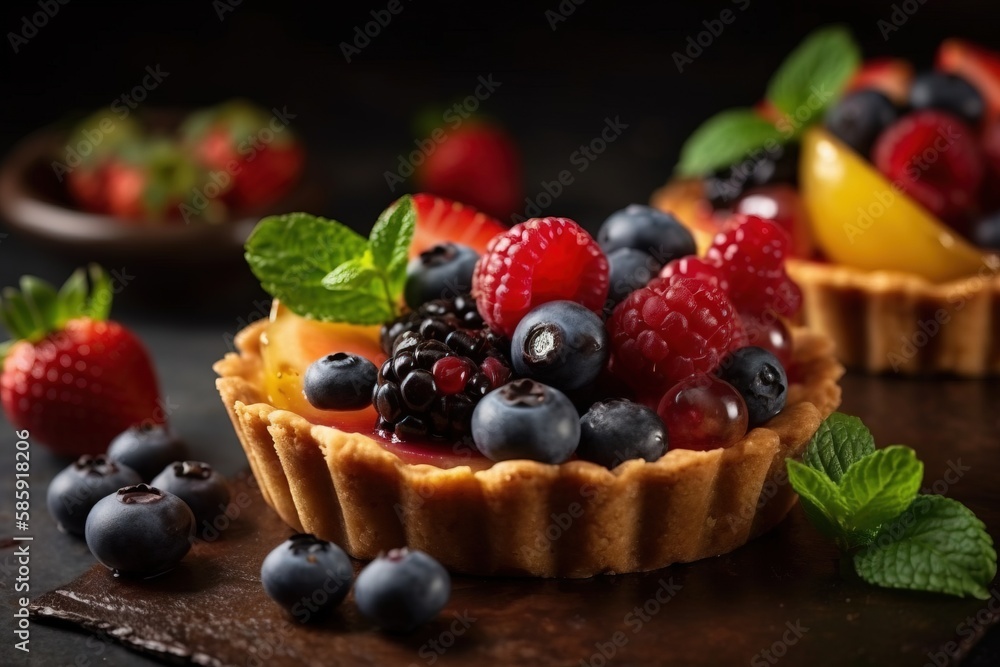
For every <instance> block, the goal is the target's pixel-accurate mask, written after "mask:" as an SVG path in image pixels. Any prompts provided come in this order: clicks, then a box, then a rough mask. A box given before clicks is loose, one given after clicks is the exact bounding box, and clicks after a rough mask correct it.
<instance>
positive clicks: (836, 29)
mask: <svg viewBox="0 0 1000 667" xmlns="http://www.w3.org/2000/svg"><path fill="white" fill-rule="evenodd" d="M860 62H861V50H860V49H859V48H858V45H857V43H855V41H854V38H853V37H851V33H850V32H849V31H848V30H847V28H845V27H843V26H831V27H828V28H821V29H820V30H817V31H815V32H813V33H812V34H810V35H809V36H808V37H806V38H805V40H803V41H802V43H801V44H799V45H798V46H797V47H796V48H795V50H794V51H792V52H791V53H790V54H789V55H788V57H787V58H785V61H784V62H783V63H782V64H781V67H779V68H778V71H777V72H775V73H774V76H772V77H771V81H770V82H769V83H768V85H767V95H766V97H767V99H768V101H770V102H771V104H773V105H774V106H775V107H777V109H778V110H779V111H781V112H782V113H784V114H785V115H786V116H787V120H788V122H789V128H788V129H794V130H795V132H794V133H796V134H797V133H798V132H801V130H802V129H803V128H804V127H806V126H808V125H810V124H811V123H812V122H816V121H819V120H821V119H822V118H823V112H824V111H825V110H826V108H827V107H828V106H829V105H830V104H831V103H832V102H833V101H834V100H835V99H836V97H837V95H838V94H839V93H840V91H841V90H842V89H843V87H844V85H845V84H846V83H847V82H848V81H849V80H850V78H851V76H852V75H853V74H854V72H855V71H856V70H857V68H858V65H859V64H860ZM804 116H805V118H803V117H804ZM793 119H794V128H793V127H792V120H793ZM779 125H780V123H779Z"/></svg>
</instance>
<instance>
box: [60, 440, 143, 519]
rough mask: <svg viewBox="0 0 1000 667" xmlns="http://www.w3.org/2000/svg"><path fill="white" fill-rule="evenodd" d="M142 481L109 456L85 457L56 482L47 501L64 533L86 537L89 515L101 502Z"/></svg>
mask: <svg viewBox="0 0 1000 667" xmlns="http://www.w3.org/2000/svg"><path fill="white" fill-rule="evenodd" d="M141 481H142V479H141V478H140V477H139V473H137V472H136V471H134V470H132V469H131V468H129V467H127V466H124V465H122V464H120V463H117V462H116V461H113V460H111V459H109V458H107V457H106V456H104V455H103V454H102V455H98V456H90V455H86V454H85V455H84V456H81V457H80V458H78V459H77V460H76V461H74V462H73V463H71V464H70V465H69V466H67V467H66V468H65V469H63V470H62V471H61V472H60V473H59V474H58V475H56V476H55V477H53V478H52V482H51V483H50V484H49V490H48V492H47V494H46V501H47V504H48V507H49V513H50V514H51V515H52V517H53V518H54V519H55V520H56V523H58V524H59V528H60V529H61V530H64V531H66V532H67V533H71V534H73V535H81V536H82V535H83V530H84V526H85V525H86V523H87V514H88V513H89V512H90V510H91V508H93V506H94V505H96V504H97V501H98V500H100V499H101V498H103V497H104V496H106V495H108V494H109V493H114V492H115V491H117V490H118V489H120V488H121V487H123V486H130V485H132V484H138V483H140V482H141Z"/></svg>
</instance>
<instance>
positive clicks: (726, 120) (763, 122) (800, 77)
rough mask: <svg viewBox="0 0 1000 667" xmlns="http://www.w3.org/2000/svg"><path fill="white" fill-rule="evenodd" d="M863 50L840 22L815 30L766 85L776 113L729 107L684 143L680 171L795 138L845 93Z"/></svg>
mask: <svg viewBox="0 0 1000 667" xmlns="http://www.w3.org/2000/svg"><path fill="white" fill-rule="evenodd" d="M860 61H861V51H860V49H859V48H858V46H857V44H856V43H855V42H854V39H853V38H852V37H851V34H850V32H848V31H847V29H846V28H843V27H841V26H832V27H828V28H822V29H820V30H817V31H815V32H813V33H812V34H810V35H809V36H808V37H806V38H805V40H803V42H802V43H801V44H799V46H798V47H796V48H795V50H794V51H792V52H791V53H790V54H789V55H788V57H787V58H785V60H784V62H782V64H781V66H780V67H779V68H778V70H777V72H775V74H774V76H773V77H772V78H771V81H770V82H769V83H768V86H767V93H766V95H765V100H766V101H767V102H768V104H769V106H770V107H771V110H772V114H770V115H769V116H768V117H765V116H763V115H761V114H759V113H758V112H757V111H755V110H753V109H746V108H740V109H730V110H728V111H723V112H722V113H719V114H716V115H715V116H713V117H711V118H709V119H708V120H707V121H705V122H704V123H702V125H701V126H700V127H698V129H697V130H695V131H694V132H693V133H692V134H691V136H690V137H688V140H687V141H686V142H684V146H683V147H682V148H681V155H680V160H678V163H677V168H676V171H677V174H678V175H679V176H685V177H697V176H705V175H707V174H710V173H711V172H713V171H716V170H717V169H721V168H723V167H729V166H732V165H734V164H738V163H739V162H741V161H743V160H747V159H755V158H754V156H755V154H756V153H757V152H759V151H761V150H768V151H772V150H774V148H775V147H776V146H778V145H781V144H784V143H786V142H789V141H795V140H797V139H798V137H799V136H800V135H801V134H802V133H803V132H804V131H805V130H806V129H807V128H808V127H810V126H811V125H814V124H815V123H817V122H819V121H820V120H821V119H822V118H823V114H824V112H825V111H826V109H827V107H829V106H830V105H831V104H832V103H833V102H834V101H835V100H836V99H837V97H838V96H839V95H840V93H841V91H842V90H843V88H844V86H845V85H846V84H847V82H848V81H849V80H850V78H851V76H852V75H853V74H854V72H855V71H856V70H857V68H858V65H859V63H860Z"/></svg>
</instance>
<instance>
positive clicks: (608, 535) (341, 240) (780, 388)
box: [215, 195, 842, 577]
mask: <svg viewBox="0 0 1000 667" xmlns="http://www.w3.org/2000/svg"><path fill="white" fill-rule="evenodd" d="M644 211H645V212H646V213H648V214H650V215H652V218H650V217H649V216H647V217H646V218H642V219H639V220H633V221H632V222H630V223H629V225H632V226H633V230H632V231H633V232H635V233H633V234H631V237H630V238H631V241H630V243H631V244H632V249H634V250H637V251H639V252H642V253H646V252H648V251H649V249H650V248H651V247H653V246H657V247H658V249H659V251H661V254H660V260H659V261H668V262H669V261H670V260H672V259H673V258H674V257H675V256H679V255H683V254H686V253H687V252H688V250H689V248H690V246H693V240H692V239H691V238H690V235H689V234H686V233H684V232H683V228H681V227H680V226H679V225H676V223H674V222H671V221H667V222H666V223H665V224H662V223H663V221H662V220H660V219H659V218H657V217H656V214H655V212H653V211H651V210H650V209H644ZM640 217H641V216H640ZM743 223H744V224H746V225H748V227H747V230H750V229H751V228H752V229H754V230H755V231H752V232H750V231H748V232H747V233H743V234H739V235H736V236H734V237H733V238H732V239H731V242H732V248H731V249H730V251H729V256H730V258H731V259H732V264H731V265H728V264H727V265H726V266H727V268H725V269H724V271H722V275H721V279H720V275H716V276H714V277H711V276H696V275H675V276H673V277H670V276H667V277H663V278H653V276H655V271H654V272H652V274H651V275H650V274H649V273H648V272H646V273H645V274H643V277H642V278H641V279H640V278H638V277H637V275H638V274H637V273H635V272H634V271H630V272H628V273H629V280H628V281H626V282H629V283H630V284H631V285H632V287H633V289H631V290H619V291H621V292H624V294H620V295H619V297H618V298H619V299H620V301H621V302H620V303H618V304H617V305H616V304H614V303H613V302H607V301H606V295H607V293H608V287H609V282H610V276H615V275H616V271H620V266H619V267H618V269H616V265H617V264H618V263H619V260H618V259H615V257H614V255H615V253H614V252H611V253H608V255H611V256H612V257H611V260H610V266H609V259H608V255H606V254H605V248H602V247H601V246H600V245H598V243H597V242H595V241H594V239H592V238H591V237H590V235H589V234H587V233H586V232H585V231H584V230H583V229H582V228H581V227H579V225H577V224H576V223H574V222H573V221H571V220H567V219H563V218H542V219H533V220H529V221H527V222H525V223H522V224H520V225H517V226H516V227H514V228H512V229H510V230H504V228H503V227H502V226H501V225H499V224H498V223H496V222H495V221H493V220H491V219H489V218H487V217H486V216H484V215H482V214H478V213H476V212H475V211H472V210H470V209H468V208H467V207H463V206H462V205H460V204H454V203H451V202H444V201H441V200H438V199H435V198H433V197H430V196H428V195H416V196H414V197H413V198H410V197H404V198H403V199H401V200H400V201H398V202H397V203H395V204H394V205H393V206H392V207H390V209H389V210H387V211H386V213H384V214H383V216H382V217H381V218H380V219H379V221H378V222H377V223H376V225H375V228H374V229H373V232H372V235H371V238H370V240H368V241H365V240H364V239H363V238H361V237H358V236H357V235H354V234H353V232H350V231H349V230H347V229H346V228H344V227H343V226H341V225H339V224H338V223H335V222H332V221H325V220H320V219H316V218H311V217H310V216H304V215H302V214H293V215H290V216H279V217H276V218H272V219H266V220H264V221H262V223H261V225H260V227H259V228H258V230H257V231H256V232H255V234H254V235H253V236H252V237H251V239H250V241H249V242H248V259H249V261H250V263H251V266H252V267H253V268H254V270H255V272H256V273H257V275H258V277H260V278H261V280H262V282H263V284H264V286H265V287H266V288H267V289H268V290H269V291H271V293H272V294H273V295H274V296H275V297H276V300H275V305H274V308H273V310H272V314H271V318H270V319H269V320H268V321H266V322H263V321H262V322H257V323H254V324H252V325H250V326H249V327H247V328H246V329H244V330H243V331H242V332H240V334H239V335H238V336H237V339H236V345H237V352H235V353H232V354H229V355H227V356H226V358H225V359H223V360H222V361H220V362H218V363H217V364H216V366H215V370H216V372H217V373H218V374H219V375H220V378H219V380H218V381H217V384H218V387H219V391H220V393H221V395H222V398H223V402H224V404H225V406H226V408H227V410H228V411H229V414H230V417H231V419H232V421H233V425H234V428H235V430H236V433H237V435H238V436H239V438H240V441H241V443H242V444H243V447H244V449H245V451H246V454H247V458H248V460H249V462H250V465H251V468H252V470H253V472H254V475H255V476H256V477H257V479H258V480H259V481H260V483H261V489H262V493H263V495H264V497H265V499H266V501H267V502H268V503H269V504H270V505H271V506H272V507H273V508H274V509H275V510H276V511H277V512H278V514H279V515H280V516H281V517H282V518H283V519H284V520H285V522H287V523H288V524H289V525H290V526H292V527H293V528H295V529H297V530H300V531H307V532H310V533H313V534H316V535H319V536H321V537H323V538H325V539H329V540H332V541H335V542H337V543H338V544H341V545H342V546H343V547H344V548H345V549H346V550H347V552H348V553H350V554H351V555H352V556H355V557H357V558H364V559H370V558H374V557H375V556H377V555H378V553H379V552H381V551H386V550H388V549H391V548H397V547H400V546H402V545H406V546H407V547H409V548H411V549H419V550H421V551H425V552H427V553H429V554H431V555H432V556H433V557H435V558H436V559H438V560H440V561H441V562H442V563H443V564H444V565H445V566H447V567H448V568H449V569H451V570H453V571H457V572H465V573H475V574H519V575H534V576H565V577H586V576H591V575H594V574H599V573H611V572H615V573H621V572H637V571H644V570H651V569H656V568H660V567H664V566H666V565H669V564H671V563H676V562H688V561H693V560H697V559H700V558H705V557H708V556H712V555H718V554H721V553H725V552H727V551H730V550H732V549H735V548H737V547H739V546H741V545H742V544H744V543H745V542H746V541H747V540H749V539H751V538H752V537H754V536H756V535H759V534H761V533H763V532H765V531H766V530H768V529H770V528H771V527H773V526H774V525H775V524H776V523H777V522H779V521H780V520H781V519H782V518H783V517H784V516H785V514H786V513H787V511H788V510H789V508H790V507H791V505H792V504H793V502H794V500H795V496H794V493H793V492H792V491H791V489H790V488H789V486H788V484H787V480H786V478H785V477H784V475H785V473H784V468H785V463H784V462H785V459H786V458H788V457H795V456H798V455H799V454H801V452H802V451H803V449H804V448H805V445H806V444H807V442H808V441H809V440H810V438H811V437H812V435H813V434H814V433H815V431H816V429H817V428H818V426H819V424H820V422H821V421H822V419H823V418H825V417H826V416H827V415H829V414H830V413H832V412H833V411H834V409H835V408H836V406H837V405H838V404H839V402H840V389H839V387H838V386H837V379H838V378H839V376H840V374H841V373H842V369H841V367H840V366H839V364H837V362H836V361H835V360H834V359H833V356H832V347H831V344H830V342H829V341H828V340H827V339H825V338H824V337H823V336H821V335H817V334H815V333H811V332H809V331H806V330H803V329H794V330H792V331H791V333H789V331H788V329H786V328H785V327H784V325H783V324H782V323H781V322H780V321H779V322H773V321H772V322H770V323H768V322H766V321H764V320H763V318H759V317H757V316H756V315H757V314H759V313H760V310H759V309H760V308H764V307H767V306H769V305H770V304H769V303H763V302H764V301H767V298H768V297H766V296H760V295H758V296H757V297H756V298H750V297H749V296H748V294H747V293H746V290H744V291H742V292H741V291H740V290H739V289H736V290H734V289H733V288H732V287H731V286H730V278H734V279H738V282H739V283H740V284H741V285H742V286H744V287H745V286H746V284H747V282H748V281H756V282H755V283H754V284H756V285H758V286H759V287H760V289H759V290H758V292H759V293H760V294H764V295H766V294H771V295H772V296H773V292H770V291H768V290H769V289H771V287H772V286H774V287H776V288H777V289H781V290H787V289H789V288H788V286H787V285H786V281H787V278H786V277H785V276H784V271H783V269H782V267H781V265H780V261H778V262H777V263H775V262H772V261H771V260H767V261H766V262H765V263H766V264H767V265H766V266H762V267H759V270H758V268H757V267H755V266H754V265H753V264H754V262H756V261H757V260H756V259H753V260H752V261H751V259H749V258H757V257H759V256H760V248H761V247H762V244H763V246H766V247H768V248H771V249H772V250H774V251H775V252H778V251H781V250H783V249H787V244H788V242H789V241H788V238H787V236H786V235H785V234H784V232H782V231H781V230H780V229H779V228H777V227H775V226H774V225H772V224H771V223H766V222H764V221H759V220H756V219H752V220H744V221H743ZM626 226H628V225H626ZM451 230H460V232H461V234H462V236H461V237H460V238H455V236H453V234H452V232H451ZM650 234H652V235H654V236H656V238H657V239H658V241H659V242H655V240H654V243H650V240H649V238H647V236H649V235H650ZM762 235H763V236H762ZM614 236H616V238H618V233H617V232H616V233H615V234H614ZM626 236H628V235H626ZM411 238H412V239H414V240H413V241H412V243H411ZM601 238H602V239H603V235H602V236H601ZM455 242H458V243H460V244H461V245H464V246H466V247H467V248H471V250H472V251H474V252H475V253H477V254H479V255H480V258H479V261H478V263H476V265H475V267H474V268H471V267H470V265H469V263H468V262H467V261H465V260H464V259H463V258H465V257H467V256H468V253H467V251H466V250H464V249H455V248H451V247H448V246H447V245H445V246H444V247H432V246H435V245H436V244H440V243H443V244H449V243H451V244H453V243H455ZM296 245H298V247H299V248H300V249H299V250H296V249H295V246H296ZM317 246H319V247H320V251H319V253H316V252H314V251H313V249H315V248H316V247H317ZM636 246H639V247H636ZM305 248H309V249H310V251H309V252H310V253H312V255H313V259H314V261H311V262H309V263H306V262H302V261H301V259H302V258H301V257H298V256H297V253H298V254H301V253H302V252H304V250H302V249H305ZM317 254H318V255H320V256H321V257H320V260H319V261H315V258H316V256H317ZM778 254H780V252H778ZM279 256H280V260H279V259H278V257H279ZM407 257H412V260H411V261H410V262H409V265H408V266H407ZM442 258H445V259H444V260H443V259H442ZM448 258H453V259H454V261H450V260H448ZM654 261H655V260H654ZM630 266H632V267H633V268H635V266H634V265H630ZM618 277H619V278H621V275H620V273H619V275H618ZM734 282H736V281H734ZM428 285H431V286H433V285H445V286H446V287H445V288H444V289H445V293H442V292H441V290H436V291H430V292H429V291H427V289H428ZM470 290H471V295H470V294H469V292H470ZM404 292H405V293H406V294H407V295H415V294H422V295H423V296H422V297H421V298H427V297H436V298H431V299H430V300H429V301H426V302H424V303H419V304H418V303H415V302H411V303H410V306H411V308H412V310H410V311H407V312H400V310H399V305H400V302H401V299H400V297H401V295H402V294H403V293H404ZM605 310H608V311H610V313H611V314H610V317H609V318H608V319H607V320H606V321H605V319H604V318H603V317H602V316H601V313H602V312H604V311H605ZM738 310H740V311H741V312H739V313H738V312H737V311H738ZM755 313H756V314H755ZM378 325H381V328H380V326H378ZM748 332H749V333H748ZM750 334H753V335H754V336H755V337H756V338H757V339H758V340H759V342H760V343H761V347H747V346H746V344H747V342H748V338H749V336H750ZM772 343H777V344H772ZM789 343H790V344H789ZM764 348H767V349H764ZM786 367H787V371H786ZM307 371H308V372H307ZM789 378H790V379H791V381H789ZM307 396H311V397H313V399H314V401H317V402H319V403H322V408H326V409H321V408H320V407H317V406H316V405H314V404H312V403H310V401H309V400H308V399H307V398H306V397H307ZM358 396H368V397H371V398H370V399H369V403H370V402H371V400H372V399H373V400H374V403H373V404H366V405H365V407H362V408H361V409H351V410H348V409H346V408H357V404H356V403H355V402H354V401H355V400H356V398H357V397H358ZM316 397H322V399H321V400H317V398H316ZM338 397H340V398H338ZM337 400H343V401H344V403H343V404H342V405H341V406H340V407H341V408H343V409H329V408H330V407H331V403H330V402H329V401H333V402H334V403H335V402H336V401H337ZM748 428H749V430H748ZM585 459H587V460H585Z"/></svg>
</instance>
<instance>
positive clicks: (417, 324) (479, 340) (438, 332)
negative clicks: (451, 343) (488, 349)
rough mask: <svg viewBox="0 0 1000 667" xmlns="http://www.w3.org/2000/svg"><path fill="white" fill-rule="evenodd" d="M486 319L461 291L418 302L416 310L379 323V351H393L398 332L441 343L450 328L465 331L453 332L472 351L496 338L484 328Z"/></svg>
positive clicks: (495, 341)
mask: <svg viewBox="0 0 1000 667" xmlns="http://www.w3.org/2000/svg"><path fill="white" fill-rule="evenodd" d="M485 327H486V323H485V322H483V318H482V317H480V315H479V311H478V310H476V302H475V300H474V299H473V298H472V297H471V296H469V295H468V294H464V295H460V296H457V297H455V298H454V299H435V300H434V301H428V302H427V303H425V304H423V305H421V306H420V307H419V308H417V309H416V310H413V311H410V312H408V313H406V314H405V315H402V316H401V317H398V318H396V319H395V320H393V321H392V322H390V323H388V324H384V325H382V333H381V336H380V339H379V340H380V343H381V345H382V351H383V352H385V353H386V354H392V348H393V344H394V343H395V342H396V339H397V338H399V336H400V335H402V334H403V333H405V332H407V331H412V332H414V333H419V334H420V335H421V336H423V337H424V338H426V339H428V340H437V341H441V342H442V343H443V342H445V340H447V338H448V336H449V334H451V333H452V332H453V331H458V330H461V331H462V332H463V333H464V334H466V335H467V337H468V340H466V339H465V338H466V337H465V336H456V337H455V340H458V339H459V338H461V339H463V341H464V342H465V343H466V344H468V345H470V346H472V348H471V349H470V350H469V351H468V352H467V354H470V355H472V356H475V355H474V352H475V348H476V346H479V345H484V344H486V343H489V344H491V345H496V344H497V343H498V342H499V339H498V338H497V337H496V336H494V335H492V334H490V333H489V331H488V330H484V329H485Z"/></svg>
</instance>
